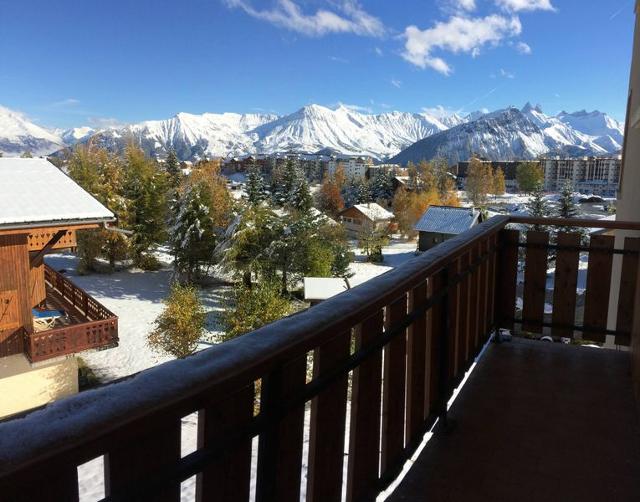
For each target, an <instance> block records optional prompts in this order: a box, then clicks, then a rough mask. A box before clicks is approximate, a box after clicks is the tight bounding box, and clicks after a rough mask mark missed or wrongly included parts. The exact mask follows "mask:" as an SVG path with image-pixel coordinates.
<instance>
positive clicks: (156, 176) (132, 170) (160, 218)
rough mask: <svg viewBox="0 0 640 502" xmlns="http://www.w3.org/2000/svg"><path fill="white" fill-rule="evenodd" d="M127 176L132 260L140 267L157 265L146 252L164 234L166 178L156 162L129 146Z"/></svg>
mask: <svg viewBox="0 0 640 502" xmlns="http://www.w3.org/2000/svg"><path fill="white" fill-rule="evenodd" d="M125 162H126V176H125V180H124V192H125V196H126V198H127V199H128V200H129V201H130V202H129V211H128V220H129V221H128V222H127V226H128V227H129V228H130V229H131V230H132V231H133V236H132V239H131V240H132V248H133V253H134V261H135V263H136V264H137V265H138V266H140V267H142V268H151V269H154V268H157V267H158V262H157V260H155V259H154V257H153V255H151V254H149V251H150V250H151V248H152V247H153V246H154V245H156V244H158V243H160V242H162V241H163V240H164V238H165V235H166V227H165V222H166V213H167V200H166V193H167V190H166V178H165V173H163V172H162V171H161V170H160V169H159V168H158V165H157V163H156V162H155V161H153V160H151V159H148V158H146V157H145V155H144V152H143V151H142V150H140V149H139V148H136V147H135V146H132V145H130V146H129V147H127V150H126V152H125Z"/></svg>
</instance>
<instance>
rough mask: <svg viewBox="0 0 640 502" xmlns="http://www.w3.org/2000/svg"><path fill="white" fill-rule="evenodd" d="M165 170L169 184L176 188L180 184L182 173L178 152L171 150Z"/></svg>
mask: <svg viewBox="0 0 640 502" xmlns="http://www.w3.org/2000/svg"><path fill="white" fill-rule="evenodd" d="M165 168H166V171H167V176H168V178H169V184H170V185H171V186H172V187H173V188H176V187H177V186H178V185H179V184H180V178H181V177H182V171H181V170H180V161H179V160H178V156H177V155H176V151H175V150H174V149H173V148H171V149H170V150H169V153H168V155H167V160H166V162H165Z"/></svg>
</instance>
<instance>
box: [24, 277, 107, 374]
mask: <svg viewBox="0 0 640 502" xmlns="http://www.w3.org/2000/svg"><path fill="white" fill-rule="evenodd" d="M45 281H46V283H47V285H48V286H49V288H51V290H52V291H53V294H55V295H56V296H57V298H58V299H59V300H60V301H62V303H64V304H65V306H66V307H67V309H68V310H69V311H70V312H69V313H72V314H74V317H76V316H77V317H80V318H82V319H85V321H84V322H80V323H77V322H76V323H71V324H69V325H66V326H60V327H57V328H53V329H48V330H44V331H39V332H36V333H27V332H26V331H25V332H24V334H23V336H24V347H25V352H26V355H27V357H28V358H29V360H30V361H31V362H40V361H45V360H47V359H51V358H53V357H59V356H63V355H68V354H74V353H78V352H82V351H83V350H89V349H98V348H107V347H113V346H115V345H117V343H118V318H117V317H116V316H115V314H113V313H112V312H110V311H109V310H108V309H107V308H105V307H104V306H102V305H101V304H100V303H99V302H97V301H96V300H95V299H94V298H92V297H91V296H90V295H89V294H88V293H87V292H86V291H84V290H83V289H82V288H79V287H78V286H76V285H75V284H73V282H71V281H70V280H69V279H67V278H66V277H64V276H63V275H62V274H59V273H58V272H56V271H55V270H53V269H52V268H51V267H49V266H47V265H45ZM71 309H73V310H75V311H77V312H71Z"/></svg>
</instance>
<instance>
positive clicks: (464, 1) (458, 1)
mask: <svg viewBox="0 0 640 502" xmlns="http://www.w3.org/2000/svg"><path fill="white" fill-rule="evenodd" d="M452 2H453V6H454V7H456V8H458V9H461V10H466V11H468V12H471V11H472V10H475V9H476V0H452Z"/></svg>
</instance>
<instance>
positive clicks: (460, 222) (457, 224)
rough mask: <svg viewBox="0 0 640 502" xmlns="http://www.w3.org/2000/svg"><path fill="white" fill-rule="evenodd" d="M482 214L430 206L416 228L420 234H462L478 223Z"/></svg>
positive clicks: (463, 208) (459, 208) (462, 209)
mask: <svg viewBox="0 0 640 502" xmlns="http://www.w3.org/2000/svg"><path fill="white" fill-rule="evenodd" d="M479 216H480V213H479V212H478V211H475V210H473V209H471V208H468V207H450V206H429V208H428V209H427V210H426V211H425V213H424V214H423V215H422V218H420V220H419V221H418V223H416V226H415V227H414V228H415V229H416V230H418V231H419V232H434V233H439V234H451V235H457V234H461V233H462V232H464V231H465V230H469V229H470V228H471V227H472V226H473V225H475V224H476V223H477V222H478V217H479Z"/></svg>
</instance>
